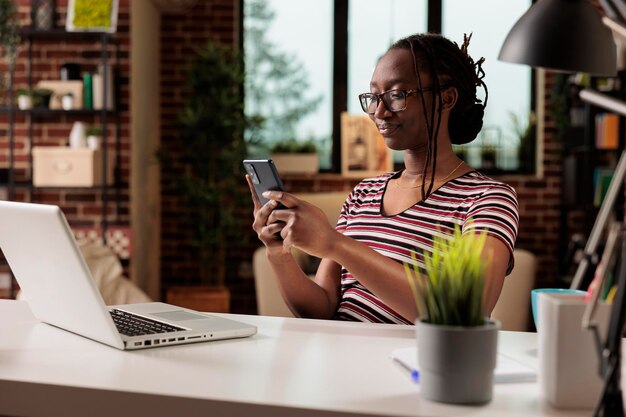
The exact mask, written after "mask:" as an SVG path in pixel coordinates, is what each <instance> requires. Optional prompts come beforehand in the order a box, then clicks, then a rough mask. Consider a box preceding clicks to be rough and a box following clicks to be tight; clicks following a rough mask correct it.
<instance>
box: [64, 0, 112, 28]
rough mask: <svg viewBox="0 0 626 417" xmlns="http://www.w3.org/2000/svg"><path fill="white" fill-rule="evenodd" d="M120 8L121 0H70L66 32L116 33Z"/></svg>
mask: <svg viewBox="0 0 626 417" xmlns="http://www.w3.org/2000/svg"><path fill="white" fill-rule="evenodd" d="M118 8H119V0H69V2H68V5H67V19H66V21H65V30H67V31H68V32H107V33H115V31H116V30H117V12H118Z"/></svg>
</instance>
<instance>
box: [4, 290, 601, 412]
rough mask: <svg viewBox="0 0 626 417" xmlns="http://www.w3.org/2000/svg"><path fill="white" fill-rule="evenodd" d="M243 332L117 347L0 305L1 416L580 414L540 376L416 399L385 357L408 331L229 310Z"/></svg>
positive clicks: (526, 359) (504, 344)
mask: <svg viewBox="0 0 626 417" xmlns="http://www.w3.org/2000/svg"><path fill="white" fill-rule="evenodd" d="M227 316H229V317H231V318H234V319H236V320H239V321H242V322H247V323H250V324H254V325H256V326H257V327H258V334H257V335H255V336H253V337H250V338H246V339H237V340H227V341H214V342H207V343H198V344H191V345H185V346H169V347H161V348H155V349H148V350H143V351H134V352H123V351H118V350H116V349H114V348H111V347H108V346H105V345H102V344H100V343H97V342H93V341H90V340H88V339H85V338H82V337H80V336H77V335H74V334H71V333H68V332H66V331H63V330H60V329H57V328H55V327H52V326H48V325H46V324H43V323H40V322H38V321H37V320H36V319H35V318H34V317H33V316H32V314H31V312H30V309H29V308H28V304H26V303H25V302H20V301H8V300H0V415H7V414H8V415H46V416H53V415H63V416H85V415H90V416H100V415H102V416H112V415H120V416H121V415H129V416H130V415H132V416H141V415H146V416H151V417H155V416H195V415H198V416H207V415H211V416H229V417H231V416H237V415H243V416H296V415H298V416H331V415H332V416H339V415H341V416H351V415H355V416H356V415H373V416H383V415H384V416H443V415H445V416H450V415H465V416H481V417H484V416H494V417H495V416H498V417H501V416H520V417H522V416H524V417H526V416H530V415H532V416H576V415H581V416H582V415H589V413H590V412H589V410H586V411H576V412H572V411H571V410H569V411H568V410H555V409H553V408H551V407H550V406H549V405H547V404H545V403H544V402H543V401H542V400H541V399H540V398H539V388H538V385H537V383H512V384H496V385H495V387H494V398H493V400H492V401H491V402H490V403H489V404H488V405H486V406H479V407H466V406H452V405H446V404H439V403H434V402H430V401H427V400H423V399H421V398H420V395H419V386H418V385H416V384H413V383H412V382H411V381H410V379H409V376H408V375H407V374H406V373H405V372H404V371H403V370H402V369H401V368H400V367H399V366H397V365H396V364H394V363H393V362H392V361H391V360H390V354H391V352H392V351H393V350H394V349H397V348H402V347H409V346H414V345H415V336H414V328H413V326H401V325H384V324H363V323H344V322H333V321H323V320H305V319H293V318H278V317H262V316H242V315H227ZM536 341H537V338H536V334H535V333H520V332H501V333H500V338H499V351H500V352H503V353H506V354H507V355H509V356H512V357H515V358H516V359H517V360H519V361H520V362H523V363H525V364H527V365H529V366H531V367H533V368H535V369H536V367H537V350H536Z"/></svg>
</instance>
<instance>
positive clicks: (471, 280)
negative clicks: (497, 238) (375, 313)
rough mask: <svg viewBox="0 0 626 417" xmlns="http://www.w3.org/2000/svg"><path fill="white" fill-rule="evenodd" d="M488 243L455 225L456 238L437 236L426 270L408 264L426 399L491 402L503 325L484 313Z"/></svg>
mask: <svg viewBox="0 0 626 417" xmlns="http://www.w3.org/2000/svg"><path fill="white" fill-rule="evenodd" d="M485 239H486V234H485V233H484V232H481V233H466V234H462V233H461V231H460V229H459V227H458V226H457V227H456V228H455V231H454V234H453V236H448V237H447V238H444V237H435V241H434V247H433V251H432V253H430V254H429V253H424V266H423V269H420V268H419V267H417V266H409V265H406V264H405V269H406V272H407V276H408V279H409V283H410V284H411V289H412V290H413V295H414V297H415V302H416V305H417V309H418V313H419V319H418V320H417V322H416V326H417V328H416V331H417V356H418V357H417V359H418V367H419V372H420V393H421V395H422V396H423V397H424V398H426V399H429V400H433V401H439V402H446V403H458V404H478V403H485V402H488V401H490V400H491V397H492V393H493V373H494V369H495V366H496V355H497V347H498V329H499V323H498V322H497V321H494V320H490V319H489V318H488V317H486V315H485V312H484V303H483V293H484V291H483V290H484V287H485V261H484V257H483V256H484V255H483V248H484V244H485ZM414 260H415V262H416V263H417V260H416V257H415V256H414Z"/></svg>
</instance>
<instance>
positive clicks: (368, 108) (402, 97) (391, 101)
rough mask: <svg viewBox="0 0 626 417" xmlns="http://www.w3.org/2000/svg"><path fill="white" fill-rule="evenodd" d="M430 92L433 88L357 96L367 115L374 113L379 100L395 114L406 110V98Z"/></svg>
mask: <svg viewBox="0 0 626 417" xmlns="http://www.w3.org/2000/svg"><path fill="white" fill-rule="evenodd" d="M442 87H443V86H442ZM432 90H433V87H424V88H418V89H416V90H389V91H385V92H384V93H380V94H376V93H363V94H359V101H361V108H362V109H363V111H364V112H365V113H367V114H374V113H376V109H377V108H378V102H379V101H380V100H382V101H383V103H384V104H385V107H386V108H387V110H389V111H390V112H394V113H395V112H398V111H402V110H404V109H406V98H407V97H408V96H410V95H413V94H417V93H419V92H426V91H432Z"/></svg>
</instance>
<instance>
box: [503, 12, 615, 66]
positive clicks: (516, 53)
mask: <svg viewBox="0 0 626 417" xmlns="http://www.w3.org/2000/svg"><path fill="white" fill-rule="evenodd" d="M498 59H499V60H500V61H506V62H513V63H517V64H526V65H530V66H533V67H542V68H546V69H551V70H557V71H565V72H586V73H589V74H592V75H600V76H614V75H616V73H617V63H616V60H617V57H616V47H615V42H614V41H613V36H612V34H611V30H610V29H609V28H607V27H606V26H605V25H604V24H603V23H602V19H601V15H600V13H599V12H598V10H597V9H596V8H595V7H594V6H593V5H592V4H591V2H590V1H588V0H539V1H537V2H536V3H534V4H533V5H532V6H531V8H530V9H528V11H527V12H526V13H525V14H524V15H523V16H522V17H521V18H520V19H519V20H518V21H517V23H515V26H513V29H511V31H510V32H509V34H508V35H507V37H506V39H505V41H504V44H503V45H502V49H500V54H499V56H498Z"/></svg>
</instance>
